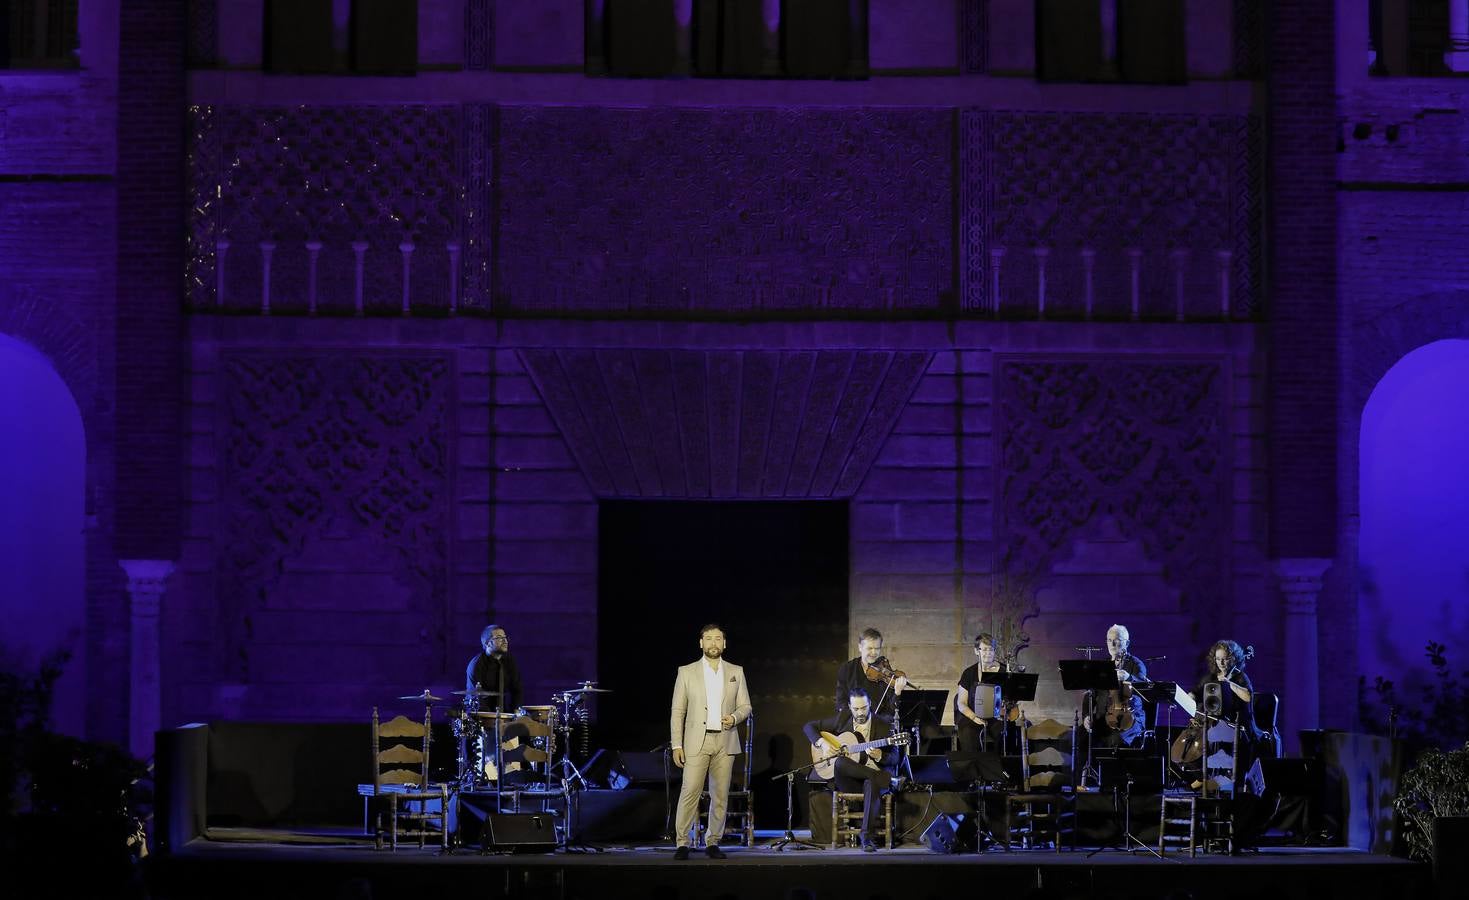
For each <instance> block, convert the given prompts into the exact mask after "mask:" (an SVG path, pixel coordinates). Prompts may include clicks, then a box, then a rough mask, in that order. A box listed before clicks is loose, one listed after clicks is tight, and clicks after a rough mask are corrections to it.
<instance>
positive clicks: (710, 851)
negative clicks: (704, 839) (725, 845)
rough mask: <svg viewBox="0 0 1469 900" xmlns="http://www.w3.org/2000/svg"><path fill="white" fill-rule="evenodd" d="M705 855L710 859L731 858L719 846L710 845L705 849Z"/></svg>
mask: <svg viewBox="0 0 1469 900" xmlns="http://www.w3.org/2000/svg"><path fill="white" fill-rule="evenodd" d="M704 855H705V856H707V857H709V858H710V859H728V858H729V857H728V856H726V855H725V853H724V851H723V850H721V849H719V846H718V845H717V844H710V845H709V846H707V847H705V848H704Z"/></svg>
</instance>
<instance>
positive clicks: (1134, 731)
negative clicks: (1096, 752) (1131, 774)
mask: <svg viewBox="0 0 1469 900" xmlns="http://www.w3.org/2000/svg"><path fill="white" fill-rule="evenodd" d="M1131 646H1132V635H1131V634H1130V633H1129V632H1128V630H1127V627H1126V626H1125V625H1113V626H1112V627H1111V628H1108V629H1107V655H1108V656H1109V657H1111V659H1112V665H1113V666H1114V667H1115V668H1116V669H1117V689H1116V690H1114V691H1105V692H1102V691H1099V692H1097V693H1095V694H1091V695H1088V696H1087V698H1086V706H1087V708H1086V710H1085V711H1084V715H1083V717H1082V720H1081V724H1082V727H1083V728H1085V729H1086V730H1087V731H1088V732H1089V733H1090V734H1091V739H1092V746H1093V747H1135V746H1137V744H1138V742H1139V741H1141V740H1142V736H1143V729H1144V728H1145V727H1146V724H1147V723H1146V721H1145V718H1144V715H1143V698H1142V697H1140V696H1138V694H1137V692H1136V691H1134V690H1133V689H1132V685H1133V683H1134V682H1138V681H1147V680H1148V667H1147V666H1146V665H1145V664H1144V663H1143V661H1142V660H1140V659H1138V658H1137V657H1136V656H1133V655H1132V653H1131V652H1129V649H1128V648H1130V647H1131Z"/></svg>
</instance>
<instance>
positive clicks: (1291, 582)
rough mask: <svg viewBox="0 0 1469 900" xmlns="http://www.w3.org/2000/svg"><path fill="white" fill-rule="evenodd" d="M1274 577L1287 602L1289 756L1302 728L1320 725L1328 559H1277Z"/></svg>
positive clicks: (1284, 705) (1284, 704)
mask: <svg viewBox="0 0 1469 900" xmlns="http://www.w3.org/2000/svg"><path fill="white" fill-rule="evenodd" d="M1274 568H1275V575H1276V577H1277V578H1278V579H1279V581H1280V593H1281V596H1282V599H1283V600H1284V601H1285V685H1284V690H1282V691H1281V692H1280V693H1281V701H1280V707H1281V713H1280V721H1281V737H1282V738H1286V737H1288V738H1289V739H1288V740H1286V742H1285V748H1286V752H1287V753H1295V752H1297V751H1298V750H1299V746H1298V735H1299V733H1300V731H1301V729H1306V728H1319V727H1320V725H1321V658H1320V652H1319V650H1318V648H1317V643H1316V600H1317V598H1318V597H1320V596H1321V586H1322V583H1323V582H1322V576H1324V575H1325V574H1326V570H1327V569H1329V568H1331V560H1329V559H1311V558H1302V557H1298V558H1294V559H1277V560H1276V561H1275V565H1274Z"/></svg>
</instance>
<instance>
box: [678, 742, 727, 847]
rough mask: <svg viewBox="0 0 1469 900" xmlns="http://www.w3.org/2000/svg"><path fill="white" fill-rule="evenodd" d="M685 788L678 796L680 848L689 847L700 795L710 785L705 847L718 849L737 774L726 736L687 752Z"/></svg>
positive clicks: (684, 768) (685, 755) (681, 789)
mask: <svg viewBox="0 0 1469 900" xmlns="http://www.w3.org/2000/svg"><path fill="white" fill-rule="evenodd" d="M683 751H684V762H683V787H682V788H680V789H679V792H678V817H677V819H676V820H675V821H676V824H675V826H674V829H675V830H674V837H675V839H676V840H677V842H678V846H680V847H687V846H688V845H689V832H690V831H692V830H693V828H694V820H695V819H696V818H698V815H699V793H700V792H701V791H702V790H703V789H704V782H705V779H706V777H707V779H708V782H709V833H708V834H706V835H705V836H704V840H705V843H706V844H707V845H708V846H710V847H713V846H716V845H717V844H718V843H719V839H720V838H722V837H724V813H725V809H726V807H727V806H728V804H729V777H730V773H732V772H733V771H734V757H733V756H731V755H730V754H729V752H728V751H727V750H726V749H725V736H724V734H723V733H720V734H706V735H704V744H703V746H701V747H698V748H690V747H685V748H683Z"/></svg>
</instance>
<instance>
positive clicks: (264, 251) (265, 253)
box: [260, 241, 275, 316]
mask: <svg viewBox="0 0 1469 900" xmlns="http://www.w3.org/2000/svg"><path fill="white" fill-rule="evenodd" d="M274 256H275V243H274V242H272V241H261V242H260V314H261V315H263V316H268V315H270V262H271V258H272V257H274Z"/></svg>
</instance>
